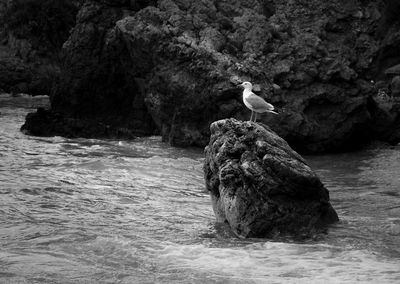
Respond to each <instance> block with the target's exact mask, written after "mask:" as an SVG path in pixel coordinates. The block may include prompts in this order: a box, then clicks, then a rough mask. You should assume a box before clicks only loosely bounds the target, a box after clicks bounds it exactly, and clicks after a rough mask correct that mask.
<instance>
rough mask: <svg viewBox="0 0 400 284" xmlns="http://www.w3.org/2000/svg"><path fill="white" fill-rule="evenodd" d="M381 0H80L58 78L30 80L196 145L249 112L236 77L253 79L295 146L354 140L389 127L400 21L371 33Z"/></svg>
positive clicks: (346, 145)
mask: <svg viewBox="0 0 400 284" xmlns="http://www.w3.org/2000/svg"><path fill="white" fill-rule="evenodd" d="M32 1H33V2H35V1H38V0H30V2H32ZM49 1H50V0H49ZM54 1H55V0H53V2H52V3H58V2H54ZM50 2H51V1H50ZM67 2H68V1H67ZM67 2H65V0H64V1H62V3H67ZM383 2H384V0H376V1H372V2H368V4H367V3H366V2H365V1H358V2H357V1H351V2H349V3H348V4H346V5H343V3H342V1H339V0H334V1H328V2H326V1H325V2H324V1H318V0H311V1H307V2H304V1H294V2H293V1H292V2H288V1H284V0H277V1H269V0H268V1H259V0H246V1H245V0H238V1H227V0H223V1H211V0H204V1H189V0H160V1H151V0H140V1H129V0H126V1H125V0H118V1H111V0H99V1H94V0H84V1H83V0H82V1H79V5H76V6H77V7H79V8H80V10H79V13H78V14H77V17H76V24H75V26H74V28H73V29H72V30H71V33H70V35H69V38H68V39H67V40H66V42H65V43H64V44H63V48H62V50H61V52H60V53H59V54H57V55H59V58H61V62H62V64H61V65H60V66H61V68H60V69H57V68H55V70H54V72H46V73H48V74H57V76H56V79H57V78H58V79H57V80H48V81H47V82H49V81H53V82H55V84H52V83H51V84H46V83H45V82H46V80H34V79H32V81H34V82H37V84H36V85H37V86H38V87H37V89H41V88H43V87H40V86H48V89H49V90H48V92H50V93H51V109H52V111H54V113H58V114H61V115H63V116H64V117H65V118H68V117H78V118H79V119H83V120H85V119H89V120H90V119H96V120H98V121H101V122H103V123H105V124H109V125H115V126H116V127H123V128H127V129H130V130H131V131H133V132H136V133H138V134H141V135H151V134H154V133H155V132H156V133H160V134H161V135H162V137H163V140H164V141H166V142H168V143H170V144H172V145H176V146H200V147H203V146H205V145H206V144H207V143H208V140H209V134H210V133H209V125H210V123H211V122H213V121H215V120H219V119H222V118H227V117H234V118H237V119H244V118H247V117H248V111H247V109H246V108H245V107H244V106H243V103H242V101H241V97H240V93H241V91H240V90H239V89H236V88H235V86H236V84H237V83H238V82H243V81H251V82H252V83H253V84H254V85H255V86H256V85H257V84H258V85H259V86H260V88H259V89H260V91H262V92H264V97H265V98H266V99H268V101H270V102H271V103H273V104H274V105H276V106H278V107H279V108H282V109H283V110H284V111H283V112H282V113H281V115H279V116H269V115H263V116H261V117H260V121H261V122H264V123H267V124H268V125H270V127H271V128H272V129H273V130H274V131H275V132H277V133H278V134H279V135H280V136H281V137H283V138H285V139H286V140H287V141H288V142H289V144H290V145H291V146H292V147H293V148H295V149H296V150H298V151H301V152H305V153H316V152H327V151H329V152H334V151H346V150H352V149H357V148H359V147H361V146H362V145H364V144H365V143H367V142H368V141H370V140H371V139H385V137H386V136H385V135H382V131H380V129H375V128H374V126H373V125H374V124H372V123H371V122H372V121H376V120H377V119H379V118H380V116H378V117H374V114H376V113H379V110H376V109H374V108H375V107H377V105H376V104H371V103H369V102H370V101H371V98H372V96H374V95H375V91H376V90H375V89H374V86H373V84H372V83H371V80H372V79H374V80H376V79H381V78H379V77H381V76H384V70H386V69H387V68H388V67H390V66H392V65H393V64H396V63H398V62H399V56H398V55H397V54H398V52H397V50H398V42H399V37H400V33H399V32H398V29H396V21H394V20H393V21H394V22H393V21H392V20H390V21H386V22H385V23H391V24H390V25H393V26H390V29H389V31H388V32H387V33H385V37H384V38H383V39H376V38H375V37H374V32H375V29H376V27H377V25H378V21H379V17H380V14H379V13H380V11H379V10H380V9H381V6H382V4H383ZM391 2H393V1H391ZM326 11H331V12H330V13H329V14H326ZM385 25H386V24H385ZM63 34H64V35H65V33H63ZM17 42H21V41H17ZM57 42H59V40H57ZM20 46H21V48H19V50H20V51H21V53H23V54H25V53H26V54H29V50H30V49H29V48H28V47H29V45H26V44H21V45H20ZM45 70H47V69H45ZM48 71H51V69H50V70H48ZM387 80H389V79H387ZM387 84H389V82H387ZM22 87H24V86H23V85H22ZM390 111H393V112H396V111H397V110H396V109H395V108H393V109H391V110H390ZM393 115H396V113H394V114H393ZM89 125H91V124H89ZM392 127H393V125H388V126H387V127H386V128H385V129H391V128H392ZM88 131H89V132H90V130H88ZM389 131H390V130H389Z"/></svg>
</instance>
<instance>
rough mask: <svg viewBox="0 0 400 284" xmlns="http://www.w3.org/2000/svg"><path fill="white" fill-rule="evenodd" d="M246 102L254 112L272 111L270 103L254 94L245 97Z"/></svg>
mask: <svg viewBox="0 0 400 284" xmlns="http://www.w3.org/2000/svg"><path fill="white" fill-rule="evenodd" d="M247 101H248V103H249V104H251V106H252V107H253V108H254V109H255V110H264V111H271V110H274V106H273V105H271V104H270V103H267V102H266V101H265V100H264V99H263V98H261V97H259V96H257V95H256V94H254V93H251V94H250V95H249V96H248V97H247Z"/></svg>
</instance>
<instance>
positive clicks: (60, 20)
mask: <svg viewBox="0 0 400 284" xmlns="http://www.w3.org/2000/svg"><path fill="white" fill-rule="evenodd" d="M79 2H81V1H67V0H42V1H37V0H0V78H1V80H0V89H2V90H3V91H5V92H13V93H18V92H25V93H30V94H33V95H47V94H49V93H51V92H52V89H53V87H54V86H55V85H56V84H57V82H58V78H59V75H60V61H59V53H60V50H61V47H62V45H63V43H64V42H65V41H66V40H67V39H68V37H69V30H70V29H71V28H72V27H73V26H74V25H75V15H76V13H77V12H78V8H79V6H80V3H79Z"/></svg>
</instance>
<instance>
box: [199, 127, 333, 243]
mask: <svg viewBox="0 0 400 284" xmlns="http://www.w3.org/2000/svg"><path fill="white" fill-rule="evenodd" d="M205 155H206V159H205V164H204V174H205V181H206V187H207V189H208V190H209V191H210V195H211V200H212V205H213V209H214V212H215V215H216V217H217V221H219V222H227V223H228V224H229V225H230V227H231V229H232V230H233V232H234V233H235V234H236V235H238V236H240V237H273V236H276V235H293V236H304V235H306V236H308V235H310V234H312V233H313V232H316V231H318V230H319V229H321V228H323V227H324V226H325V225H328V224H331V223H334V222H337V221H338V220H339V219H338V216H337V214H336V212H335V210H334V209H333V208H332V206H331V204H330V203H329V192H328V190H327V189H326V188H325V187H324V185H323V184H322V183H321V181H320V179H319V178H318V176H317V175H316V174H315V173H314V172H313V171H312V170H311V168H310V167H309V166H308V165H307V163H306V162H305V160H304V159H303V158H302V157H301V156H300V155H299V154H297V153H296V152H295V151H294V150H292V149H291V148H290V147H289V145H288V144H287V143H286V141H285V140H283V139H282V138H280V137H279V136H278V135H277V134H275V133H274V132H273V131H271V130H269V128H268V127H266V126H264V127H263V126H261V125H259V124H257V123H253V122H248V121H246V122H241V121H238V120H235V119H225V120H220V121H216V122H214V123H213V124H212V125H211V139H210V143H209V144H208V146H207V147H206V149H205Z"/></svg>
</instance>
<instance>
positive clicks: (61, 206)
mask: <svg viewBox="0 0 400 284" xmlns="http://www.w3.org/2000/svg"><path fill="white" fill-rule="evenodd" d="M46 104H47V99H46V98H43V97H42V98H31V97H27V96H20V97H12V96H9V95H0V283H357V282H358V283H400V174H399V173H400V147H387V146H376V147H370V148H368V149H365V150H363V151H359V152H353V153H348V154H338V155H323V156H310V157H305V158H306V159H307V161H308V162H309V164H310V165H311V166H312V168H313V169H314V170H315V171H316V172H317V174H318V175H319V176H320V177H321V179H322V181H323V182H324V183H325V185H326V187H327V188H328V189H329V191H330V196H331V203H332V205H333V207H334V208H335V209H336V210H337V212H338V215H339V218H340V220H341V221H340V222H339V223H338V224H336V225H333V226H331V227H330V229H329V230H328V232H327V234H326V235H322V236H320V237H319V238H317V239H313V240H305V241H304V242H295V241H293V240H290V239H287V240H267V239H247V240H243V239H238V238H235V237H234V236H232V235H231V234H230V233H229V232H227V231H226V228H223V227H221V226H220V225H218V224H216V223H215V217H214V214H213V211H212V208H211V203H210V198H209V195H208V193H207V192H206V190H205V186H204V179H203V171H202V166H203V160H204V156H203V151H202V150H201V149H180V148H173V147H170V146H168V145H166V144H164V143H162V142H161V138H160V137H148V138H138V139H136V140H133V141H117V140H104V139H103V140H96V139H83V138H79V139H67V138H62V137H48V138H43V137H33V136H27V135H24V134H23V133H21V132H20V131H19V128H20V127H21V125H22V124H23V123H24V119H25V116H26V114H27V113H28V112H29V111H33V108H34V107H37V106H38V105H46Z"/></svg>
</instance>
